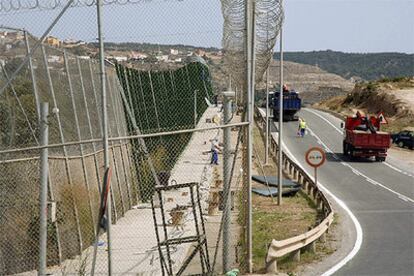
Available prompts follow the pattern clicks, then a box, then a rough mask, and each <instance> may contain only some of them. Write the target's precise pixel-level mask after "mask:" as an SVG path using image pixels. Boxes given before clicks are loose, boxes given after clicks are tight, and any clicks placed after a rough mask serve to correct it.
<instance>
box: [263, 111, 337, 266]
mask: <svg viewBox="0 0 414 276" xmlns="http://www.w3.org/2000/svg"><path fill="white" fill-rule="evenodd" d="M264 115H265V114H264V113H263V112H261V111H260V110H259V109H258V108H257V107H256V120H255V121H256V123H257V126H258V127H259V129H260V133H261V135H262V137H263V135H264V133H265V128H266V117H265V116H264ZM270 141H271V142H270V153H271V154H272V155H273V158H274V159H275V161H276V156H277V154H278V150H279V147H278V145H277V138H276V137H275V136H273V135H272V136H271V140H270ZM282 156H283V158H282V166H283V171H284V173H285V174H286V175H288V176H289V177H290V178H291V179H292V180H293V181H297V182H298V183H299V184H301V185H302V189H303V190H304V191H305V192H306V193H307V194H308V195H309V196H310V198H311V199H312V200H314V202H315V203H316V206H317V208H318V209H319V210H320V211H322V213H323V215H324V219H323V220H322V222H321V223H319V225H317V226H316V227H314V228H313V229H311V230H309V231H308V232H306V233H304V234H301V235H298V236H295V237H292V238H289V239H285V240H281V241H277V240H272V243H271V244H270V246H269V249H268V252H267V256H266V269H267V272H268V273H275V272H277V258H280V257H282V256H285V255H286V254H289V253H292V252H293V254H294V255H293V257H294V259H296V260H299V259H300V253H301V250H310V251H315V241H316V240H317V239H320V240H321V241H325V233H326V232H327V231H328V229H329V226H330V225H331V224H332V222H333V215H334V212H333V210H332V206H331V204H330V203H329V201H328V199H327V198H326V197H325V195H324V194H323V193H322V191H321V190H320V189H319V188H318V186H317V185H316V184H315V182H314V180H313V179H312V178H311V177H310V176H309V175H308V174H307V173H306V172H305V171H304V170H303V169H302V168H301V167H300V166H299V165H298V164H296V163H295V162H293V161H292V160H291V159H290V158H289V156H287V155H286V154H285V153H284V152H283V153H282Z"/></svg>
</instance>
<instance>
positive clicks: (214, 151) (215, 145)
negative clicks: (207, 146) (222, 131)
mask: <svg viewBox="0 0 414 276" xmlns="http://www.w3.org/2000/svg"><path fill="white" fill-rule="evenodd" d="M210 142H211V161H210V164H211V165H218V153H219V152H220V151H221V147H220V145H219V141H218V139H217V138H213V139H210Z"/></svg>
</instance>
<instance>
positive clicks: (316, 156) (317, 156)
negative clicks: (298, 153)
mask: <svg viewBox="0 0 414 276" xmlns="http://www.w3.org/2000/svg"><path fill="white" fill-rule="evenodd" d="M305 158H306V163H308V164H309V166H311V167H314V168H317V167H319V166H321V165H322V164H323V163H325V160H326V155H325V152H324V151H323V149H321V148H318V147H313V148H310V149H309V150H308V151H307V152H306V155H305Z"/></svg>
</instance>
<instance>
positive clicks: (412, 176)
mask: <svg viewBox="0 0 414 276" xmlns="http://www.w3.org/2000/svg"><path fill="white" fill-rule="evenodd" d="M304 110H305V111H308V112H310V113H313V114H315V115H316V116H318V117H319V118H321V119H322V120H324V121H325V122H327V123H328V124H329V125H331V126H332V127H333V128H334V129H335V130H336V131H338V132H339V133H340V134H343V133H344V132H343V130H342V129H340V128H338V127H337V126H335V125H334V124H332V123H331V122H330V121H329V120H327V119H326V118H325V117H323V116H322V115H321V114H319V113H318V112H316V111H314V110H312V109H307V108H304ZM338 120H340V119H338ZM341 122H342V120H341ZM383 164H384V165H386V166H388V167H389V168H390V169H392V170H394V171H396V172H399V173H401V174H404V175H407V176H409V177H411V178H414V174H411V173H409V172H406V171H403V170H401V169H398V168H396V167H394V166H393V165H391V164H390V163H388V162H383Z"/></svg>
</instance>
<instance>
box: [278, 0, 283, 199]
mask: <svg viewBox="0 0 414 276" xmlns="http://www.w3.org/2000/svg"><path fill="white" fill-rule="evenodd" d="M280 9H281V11H282V12H283V0H280ZM282 129H283V22H282V24H281V26H280V91H279V139H278V143H279V155H278V167H279V173H278V178H279V181H278V182H279V183H278V184H279V185H278V193H277V194H278V197H277V205H282V187H283V171H282V167H283V164H282V158H283V155H282V134H283V132H282Z"/></svg>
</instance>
